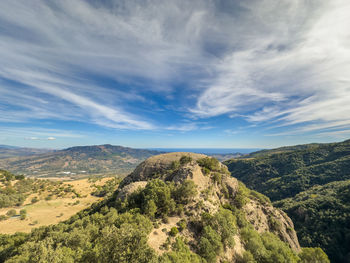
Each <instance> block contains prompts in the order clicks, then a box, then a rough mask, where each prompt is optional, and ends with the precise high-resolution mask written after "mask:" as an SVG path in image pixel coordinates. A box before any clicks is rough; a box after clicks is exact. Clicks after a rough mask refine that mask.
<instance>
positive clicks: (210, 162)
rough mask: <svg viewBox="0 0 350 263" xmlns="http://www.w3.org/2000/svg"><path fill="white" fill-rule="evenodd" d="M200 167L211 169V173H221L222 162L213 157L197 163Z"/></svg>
mask: <svg viewBox="0 0 350 263" xmlns="http://www.w3.org/2000/svg"><path fill="white" fill-rule="evenodd" d="M197 163H198V164H199V166H201V167H204V168H207V169H209V170H210V171H219V170H220V162H219V161H218V160H217V159H215V158H213V157H205V158H202V159H199V160H198V161H197Z"/></svg>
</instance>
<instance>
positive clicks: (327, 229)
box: [224, 140, 350, 262]
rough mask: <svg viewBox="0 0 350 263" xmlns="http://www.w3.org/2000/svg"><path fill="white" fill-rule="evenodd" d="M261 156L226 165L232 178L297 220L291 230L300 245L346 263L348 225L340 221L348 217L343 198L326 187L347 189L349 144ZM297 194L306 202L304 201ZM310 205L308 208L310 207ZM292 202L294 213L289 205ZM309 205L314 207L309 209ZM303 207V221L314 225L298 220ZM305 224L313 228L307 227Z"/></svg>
mask: <svg viewBox="0 0 350 263" xmlns="http://www.w3.org/2000/svg"><path fill="white" fill-rule="evenodd" d="M281 149H283V150H281ZM293 149H294V150H293ZM264 153H265V154H262V152H260V153H259V154H258V155H255V154H251V155H250V157H251V158H247V159H232V160H229V161H226V162H224V163H225V164H226V165H227V166H228V169H229V171H230V172H231V175H232V176H233V177H236V178H238V179H239V180H242V181H243V182H244V183H245V184H246V185H247V186H248V187H250V188H252V189H254V190H256V191H258V192H261V193H263V194H266V195H267V196H268V197H269V198H271V200H272V201H274V202H275V204H277V205H278V206H281V207H282V209H284V211H286V212H287V213H288V215H289V216H290V217H292V218H293V219H294V220H296V221H295V222H296V225H295V228H296V231H297V233H298V236H299V238H300V240H301V244H302V245H303V246H310V245H311V246H320V247H322V248H323V249H325V251H326V253H327V254H328V255H329V256H330V258H331V260H332V262H333V261H334V262H346V261H344V260H345V258H347V257H349V255H348V253H349V252H350V250H349V247H350V246H349V245H348V243H347V242H348V241H346V240H348V237H346V234H345V233H346V231H347V229H348V226H344V223H343V221H344V220H347V222H349V221H350V218H349V214H348V210H347V206H346V204H345V203H344V202H345V201H344V199H343V197H341V196H340V195H334V193H333V192H332V191H329V187H330V186H331V187H336V189H339V190H340V189H345V188H344V186H346V185H347V184H346V182H347V181H346V180H349V179H350V140H347V141H344V142H340V143H329V144H311V145H305V146H296V147H287V148H279V149H275V150H269V151H265V152H264ZM252 156H256V157H255V158H252ZM333 182H334V184H332V183H333ZM304 191H305V192H304ZM301 196H303V197H305V198H306V200H308V201H307V202H306V201H305V202H302V201H301V200H300V198H301ZM307 196H311V197H313V198H309V197H307ZM316 197H317V198H316ZM293 200H294V202H292V201H293ZM311 201H312V204H311V203H308V202H311ZM291 202H292V206H293V209H291V207H290V205H287V204H291ZM307 204H308V205H312V206H311V207H310V208H307ZM332 204H333V205H334V206H333V208H332V209H331V210H330V209H329V206H331V205H332ZM305 209H306V210H307V211H308V212H309V213H310V215H307V216H306V217H307V218H313V221H308V223H305V222H304V221H302V220H301V219H300V218H298V217H296V214H295V213H296V212H295V211H299V212H300V211H304V210H305ZM309 209H310V210H309ZM328 213H330V214H329V215H327V214H328ZM302 214H303V213H302ZM309 224H310V225H313V227H311V226H310V227H306V226H309ZM321 226H322V227H321ZM344 235H345V236H344ZM331 241H332V242H331Z"/></svg>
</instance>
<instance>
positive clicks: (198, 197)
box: [0, 153, 329, 263]
mask: <svg viewBox="0 0 350 263" xmlns="http://www.w3.org/2000/svg"><path fill="white" fill-rule="evenodd" d="M310 260H311V261H310ZM0 261H1V262H7V263H11V262H120V263H127V262H141V263H142V262H145V263H146V262H154V263H155V262H162V263H165V262H166V263H168V262H172V263H177V262H183V263H190V262H191V263H192V262H193V263H195V262H198V263H199V262H202V263H216V262H267V263H269V262H271V263H272V262H273V263H275V262H277V263H278V262H281V263H282V262H291V263H293V262H303V263H304V262H305V263H306V262H321V263H323V262H325V263H326V262H329V261H328V259H327V256H326V255H325V254H324V253H323V252H322V250H321V249H319V248H313V249H311V248H309V249H301V248H300V246H299V243H298V239H297V237H296V234H295V231H294V229H293V224H292V222H291V220H290V219H289V218H288V216H287V215H286V214H285V213H283V212H282V211H280V210H278V209H276V208H274V207H273V206H272V205H271V203H270V202H269V200H268V198H266V197H265V196H263V195H261V194H259V193H257V192H255V191H251V190H249V189H247V188H246V187H245V186H244V185H243V184H242V183H240V182H238V181H237V180H236V179H235V178H232V177H230V175H229V173H228V171H227V168H226V167H225V166H223V165H222V164H220V163H219V162H218V161H217V160H216V159H213V158H208V157H206V156H203V155H199V154H188V153H170V154H163V155H159V156H154V157H151V158H149V159H147V160H146V161H145V162H143V163H141V164H140V165H139V166H138V167H137V168H136V169H135V170H134V172H133V173H131V174H130V175H129V176H128V177H126V178H125V179H124V180H123V181H122V182H121V184H120V186H119V189H118V190H117V191H116V192H115V193H114V195H113V196H112V197H110V198H107V199H105V200H104V201H102V202H100V203H96V204H95V205H93V206H92V207H91V208H89V209H86V210H84V211H82V212H80V213H78V214H77V215H75V216H73V217H72V218H70V219H69V220H67V221H66V222H63V223H60V224H57V225H51V226H47V227H40V228H38V229H35V230H33V231H32V232H31V233H30V234H21V233H17V234H15V235H11V236H10V235H0Z"/></svg>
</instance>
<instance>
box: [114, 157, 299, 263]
mask: <svg viewBox="0 0 350 263" xmlns="http://www.w3.org/2000/svg"><path fill="white" fill-rule="evenodd" d="M183 156H186V157H188V159H187V161H186V162H183V163H182V164H180V165H179V163H180V159H181V158H183ZM203 158H206V156H205V155H202V154H194V153H167V154H162V155H157V156H153V157H150V158H149V159H147V160H146V161H144V162H143V163H141V164H140V165H139V166H138V167H137V168H136V169H135V170H134V172H132V173H131V174H130V175H129V176H127V177H126V178H125V179H124V180H123V181H122V183H121V184H120V188H119V194H118V197H117V198H121V199H125V197H127V196H128V195H129V194H130V193H132V192H133V191H135V190H137V189H138V188H140V187H141V188H142V187H145V186H146V184H147V181H149V180H152V179H160V180H164V181H171V182H174V183H175V184H181V183H182V182H183V181H184V180H192V181H193V182H194V183H195V185H196V186H197V190H198V194H197V196H196V197H195V198H194V199H193V201H192V202H191V203H189V204H186V205H185V207H184V210H185V211H187V213H185V214H184V215H182V218H183V219H185V220H186V221H189V220H190V218H192V220H193V218H195V219H196V218H197V220H200V218H201V215H202V214H203V212H208V213H210V214H214V213H215V212H217V211H218V210H219V208H220V207H222V206H223V205H227V204H231V205H232V206H234V205H235V198H236V196H237V195H238V192H239V188H240V184H239V182H238V180H237V179H236V178H233V177H231V176H230V174H229V172H228V171H227V167H226V166H225V165H223V164H221V163H217V164H216V167H215V169H214V170H210V171H209V172H208V170H207V171H206V170H205V168H204V167H203V164H202V163H201V161H200V160H203ZM200 164H201V165H200ZM244 189H246V188H244ZM246 191H248V196H247V197H246V198H247V199H248V200H247V202H245V204H244V205H243V207H241V208H239V209H241V211H243V213H244V216H245V218H246V220H247V221H248V222H249V223H250V224H251V225H252V226H253V227H254V228H255V230H256V231H258V232H259V233H262V232H266V231H268V232H273V233H275V234H276V235H277V236H278V237H279V238H280V239H281V240H282V241H284V242H286V243H288V244H289V246H290V247H291V248H292V249H293V250H294V251H296V252H298V251H299V250H300V246H299V242H298V239H297V236H296V233H295V231H294V228H293V222H292V221H291V220H290V218H289V217H288V216H287V215H286V214H285V213H284V212H282V211H281V210H279V209H276V208H274V207H273V206H272V205H271V203H268V202H265V201H262V200H260V199H259V198H255V197H254V196H253V195H252V196H249V191H250V190H248V189H246ZM178 220H179V219H178V218H177V219H176V220H175V219H174V220H170V222H173V221H174V222H177V221H178ZM159 224H160V225H159V229H168V228H169V227H172V225H171V224H170V225H169V223H162V222H159ZM174 224H175V223H174ZM193 231H194V230H189V229H187V230H186V231H184V232H182V235H183V236H184V237H185V238H186V239H187V240H189V241H190V242H192V243H193V244H196V242H197V240H196V239H197V237H196V233H195V232H193ZM157 235H158V236H159V238H161V237H162V235H163V234H161V233H160V231H159V230H155V232H154V233H153V232H152V234H151V236H150V240H153V241H154V240H157ZM163 239H164V237H163ZM234 239H235V244H236V247H234V248H232V249H231V250H229V249H228V250H225V257H226V258H225V259H227V260H229V261H230V262H231V261H235V258H236V255H235V254H240V255H242V253H243V251H244V245H243V241H242V240H241V239H240V235H239V233H238V234H237V236H235V237H234ZM158 243H159V242H155V241H154V242H152V241H150V246H152V247H153V248H154V249H155V250H156V251H157V252H158V253H162V251H161V250H159V247H157V246H158V245H159V244H158Z"/></svg>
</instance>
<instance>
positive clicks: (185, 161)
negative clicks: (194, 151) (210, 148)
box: [180, 155, 192, 165]
mask: <svg viewBox="0 0 350 263" xmlns="http://www.w3.org/2000/svg"><path fill="white" fill-rule="evenodd" d="M190 162H192V157H191V156H188V155H183V156H181V158H180V164H181V165H185V164H188V163H190Z"/></svg>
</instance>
